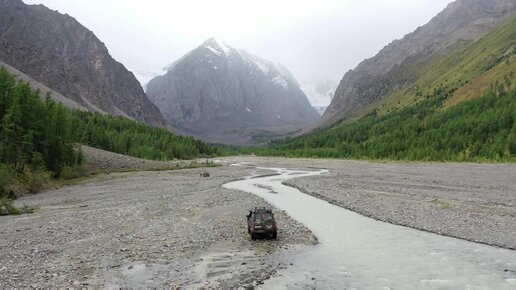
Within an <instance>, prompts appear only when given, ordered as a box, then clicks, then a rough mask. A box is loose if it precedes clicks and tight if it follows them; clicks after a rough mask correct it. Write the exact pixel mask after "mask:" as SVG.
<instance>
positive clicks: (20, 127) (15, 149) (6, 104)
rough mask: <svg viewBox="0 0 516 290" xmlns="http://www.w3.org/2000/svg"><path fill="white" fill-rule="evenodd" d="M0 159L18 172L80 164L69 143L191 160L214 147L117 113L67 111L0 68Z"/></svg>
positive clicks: (210, 152)
mask: <svg viewBox="0 0 516 290" xmlns="http://www.w3.org/2000/svg"><path fill="white" fill-rule="evenodd" d="M0 120H1V123H0V140H1V142H0V156H1V158H0V161H1V163H2V164H4V165H5V166H8V167H9V168H11V169H13V170H15V171H17V172H20V173H22V172H24V171H25V170H26V169H27V168H29V169H30V170H33V169H35V168H37V169H38V170H39V169H42V170H48V171H50V172H51V173H52V174H53V175H54V176H59V175H60V174H61V172H62V170H63V168H65V167H67V166H73V165H74V164H77V163H80V162H81V161H82V157H81V156H80V151H78V150H75V149H74V147H75V146H76V145H75V144H85V145H91V146H93V147H97V148H101V149H105V150H109V151H114V152H117V153H122V154H127V155H131V156H136V157H142V158H147V159H155V160H170V159H174V158H178V159H191V158H196V157H201V156H210V155H213V154H215V152H216V150H217V149H216V148H214V147H212V146H209V145H206V144H204V143H202V142H201V141H197V140H194V139H193V138H190V137H181V136H176V135H174V134H171V133H170V132H168V131H167V130H166V129H161V128H154V127H151V126H148V125H145V124H142V123H138V122H136V121H131V120H128V119H125V118H122V117H112V116H106V115H100V114H94V113H86V112H79V111H72V110H70V109H67V108H65V107H64V106H63V105H61V104H58V103H55V102H54V101H52V100H50V99H49V98H47V100H46V101H42V100H41V98H40V96H39V93H38V92H36V91H33V90H32V89H31V88H30V87H29V85H28V84H26V83H21V82H20V83H18V82H16V81H15V79H14V77H13V76H11V75H10V74H9V73H8V72H7V71H6V70H4V69H3V68H0ZM0 187H1V186H0Z"/></svg>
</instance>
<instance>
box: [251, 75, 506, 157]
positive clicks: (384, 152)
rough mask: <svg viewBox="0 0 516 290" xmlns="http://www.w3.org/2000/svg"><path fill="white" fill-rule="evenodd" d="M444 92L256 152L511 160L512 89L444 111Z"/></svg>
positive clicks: (503, 87)
mask: <svg viewBox="0 0 516 290" xmlns="http://www.w3.org/2000/svg"><path fill="white" fill-rule="evenodd" d="M452 94H453V91H451V90H447V89H446V88H444V87H441V88H439V89H436V90H435V91H434V92H433V93H432V94H431V95H427V96H426V97H425V100H424V101H421V102H419V103H418V104H416V105H414V106H411V107H405V108H403V109H401V110H397V111H393V112H390V113H388V114H386V115H377V114H370V115H368V116H366V117H364V118H362V119H360V120H359V121H356V122H354V123H351V124H337V125H336V126H334V127H333V128H330V129H324V130H320V131H317V132H314V133H312V134H310V135H307V136H302V137H298V138H295V139H292V140H286V141H282V142H280V143H277V144H274V145H273V146H272V147H271V148H266V149H265V148H264V149H257V150H254V151H255V152H256V153H257V154H259V155H269V156H288V157H325V158H354V159H394V160H427V161H431V160H435V161H438V160H440V161H444V160H452V161H474V160H493V161H515V159H516V89H515V86H514V85H513V84H500V85H498V86H497V87H496V88H494V87H493V90H492V91H490V92H488V93H486V94H485V95H484V96H483V97H481V98H478V99H475V100H472V101H467V102H462V103H460V104H458V105H456V106H453V107H451V108H449V109H447V110H442V109H441V107H442V104H443V102H444V101H446V100H447V99H448V98H449V97H450V96H452Z"/></svg>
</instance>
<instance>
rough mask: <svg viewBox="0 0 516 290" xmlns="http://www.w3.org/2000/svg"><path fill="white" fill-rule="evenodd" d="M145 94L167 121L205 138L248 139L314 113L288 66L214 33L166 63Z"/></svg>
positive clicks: (296, 125) (298, 123)
mask: <svg viewBox="0 0 516 290" xmlns="http://www.w3.org/2000/svg"><path fill="white" fill-rule="evenodd" d="M147 94H148V95H149V97H150V98H151V100H152V101H153V102H154V103H155V104H156V105H157V106H158V107H160V108H161V111H162V113H163V114H164V116H165V118H166V120H167V122H168V123H169V124H170V125H171V126H173V127H174V128H178V129H179V130H182V131H184V132H185V133H188V134H191V135H194V136H196V137H199V138H201V139H203V140H206V141H210V142H217V143H232V144H244V143H245V144H248V143H253V142H254V141H253V140H252V139H253V137H255V136H257V135H274V134H280V133H287V132H289V131H294V130H298V129H300V128H302V127H303V126H306V125H308V124H311V123H313V122H315V121H316V120H317V119H318V116H317V113H316V112H315V111H314V110H313V109H312V108H311V106H310V104H309V102H308V100H307V98H306V96H305V95H304V93H303V92H302V91H301V89H300V88H299V85H298V83H297V81H296V80H295V78H294V77H293V76H292V74H291V73H290V72H289V71H288V69H286V68H285V67H284V66H282V65H280V64H275V63H274V62H271V61H269V60H267V59H265V58H262V57H259V56H256V55H253V54H251V53H249V52H247V51H245V50H242V49H237V48H234V47H231V46H229V45H227V44H225V43H224V42H222V41H219V40H216V39H215V38H210V39H208V40H206V41H205V42H204V43H203V44H202V45H200V46H199V47H197V48H196V49H194V50H192V51H191V52H189V53H187V54H186V55H185V56H183V57H181V58H180V59H179V60H177V61H175V62H174V63H173V64H172V65H169V66H168V67H167V73H166V74H165V75H163V76H160V77H157V78H155V79H153V80H151V81H150V82H149V84H148V86H147Z"/></svg>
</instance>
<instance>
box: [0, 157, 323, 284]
mask: <svg viewBox="0 0 516 290" xmlns="http://www.w3.org/2000/svg"><path fill="white" fill-rule="evenodd" d="M201 171H208V172H209V173H210V177H209V178H203V177H200V174H199V173H200V172H201ZM267 173H269V171H264V170H254V169H252V168H241V167H233V166H224V167H217V168H208V169H206V168H203V169H185V170H174V171H159V172H151V171H148V172H137V173H112V174H101V175H99V176H97V177H95V178H94V179H91V180H88V181H85V182H82V183H80V184H78V185H76V186H72V187H66V188H62V189H58V190H52V191H47V192H43V193H41V194H38V195H35V196H27V197H24V198H21V199H19V200H17V201H16V202H17V204H27V205H31V206H38V207H39V210H38V211H37V212H36V213H35V214H30V215H22V216H7V217H0V236H2V239H0V276H1V277H2V279H0V288H11V287H78V286H90V287H134V288H136V287H146V286H149V287H151V286H158V285H159V286H162V287H172V288H173V287H179V286H184V285H196V286H199V287H201V286H214V287H237V286H250V285H255V284H259V283H260V282H261V281H263V280H264V279H266V278H267V277H269V276H270V275H271V274H272V273H274V272H275V271H276V270H277V269H278V268H282V267H286V266H287V265H284V264H281V263H280V262H278V261H277V260H275V259H274V258H273V257H274V255H275V254H277V253H279V252H281V253H285V252H287V253H288V251H290V250H291V249H292V250H295V249H298V248H299V247H304V246H306V245H312V244H314V243H316V239H315V237H314V236H313V235H312V234H311V232H310V231H309V230H308V229H306V228H305V227H304V226H303V225H301V224H299V223H297V222H296V221H294V220H292V219H291V218H289V217H288V215H287V214H286V213H284V212H282V211H276V212H277V213H276V217H277V220H278V224H279V225H280V226H281V229H280V233H279V236H278V240H277V241H274V240H264V241H258V242H252V241H251V240H250V238H249V235H248V234H247V230H246V221H245V214H246V213H247V211H248V210H249V208H251V207H254V206H269V205H268V204H267V203H266V202H264V201H263V200H262V199H260V198H258V197H256V196H254V195H252V194H249V193H243V192H240V191H234V190H228V189H223V188H222V187H221V185H222V184H223V183H225V182H228V181H231V180H235V179H238V178H242V177H244V176H247V175H250V174H267Z"/></svg>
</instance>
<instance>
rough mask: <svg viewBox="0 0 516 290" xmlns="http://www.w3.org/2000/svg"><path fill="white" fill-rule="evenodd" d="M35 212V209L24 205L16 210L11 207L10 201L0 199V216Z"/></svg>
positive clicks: (11, 202)
mask: <svg viewBox="0 0 516 290" xmlns="http://www.w3.org/2000/svg"><path fill="white" fill-rule="evenodd" d="M35 211H36V208H34V207H30V206H26V205H24V206H23V207H20V208H17V207H15V206H14V205H13V201H12V200H10V199H8V198H7V197H0V215H10V214H24V213H33V212H35Z"/></svg>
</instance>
